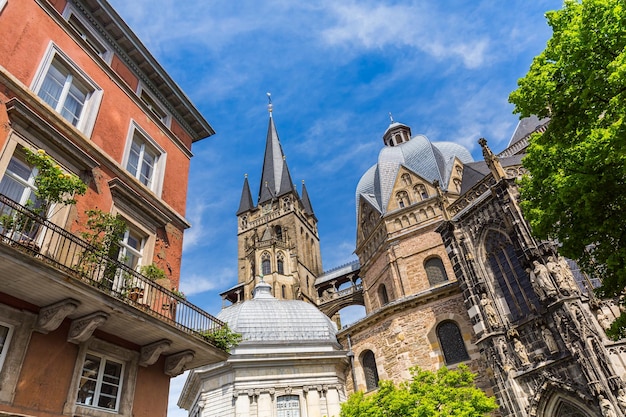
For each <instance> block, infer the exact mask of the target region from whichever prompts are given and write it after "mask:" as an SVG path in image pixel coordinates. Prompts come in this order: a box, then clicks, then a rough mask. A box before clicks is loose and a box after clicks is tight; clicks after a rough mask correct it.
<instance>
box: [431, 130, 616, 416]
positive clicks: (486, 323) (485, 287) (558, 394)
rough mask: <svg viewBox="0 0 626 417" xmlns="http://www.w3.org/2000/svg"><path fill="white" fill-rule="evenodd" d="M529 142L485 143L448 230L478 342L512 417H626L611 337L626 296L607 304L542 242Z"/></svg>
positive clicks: (505, 411)
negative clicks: (502, 146) (530, 187)
mask: <svg viewBox="0 0 626 417" xmlns="http://www.w3.org/2000/svg"><path fill="white" fill-rule="evenodd" d="M525 122H527V121H525ZM544 123H545V121H544ZM536 128H537V129H539V130H540V129H543V128H545V125H542V124H541V123H539V121H537V126H536ZM532 130H536V129H535V128H533V129H532ZM527 138H528V137H527V136H525V137H522V138H520V141H521V142H522V143H519V142H518V141H515V142H514V143H512V146H511V147H509V149H507V150H506V151H505V152H503V153H502V154H501V155H500V156H499V157H498V156H496V155H494V154H493V153H492V151H491V150H490V149H489V147H488V146H487V143H486V141H485V140H484V139H481V141H480V144H481V146H482V148H483V155H484V162H482V161H481V162H480V163H475V164H468V166H467V167H466V170H467V171H468V172H469V171H471V172H472V175H468V176H466V177H465V178H464V181H463V194H462V195H461V197H460V198H459V199H458V200H457V201H456V202H454V203H453V204H451V205H450V206H449V207H448V208H447V213H448V215H449V216H448V220H447V221H446V222H445V223H444V224H442V225H440V226H439V228H438V232H440V233H441V235H442V237H443V239H444V242H445V246H446V250H447V251H448V254H449V255H450V259H451V261H452V264H453V268H454V271H455V273H456V276H457V279H458V281H459V282H460V287H461V290H462V292H463V299H464V303H465V307H466V308H467V314H468V316H469V318H470V319H471V321H472V324H473V329H474V332H475V334H476V336H477V337H478V340H477V342H476V346H477V348H478V349H479V351H480V352H481V357H482V358H483V360H484V361H485V362H486V371H487V375H488V377H489V380H490V384H491V386H492V387H493V389H494V391H495V393H496V395H497V398H498V402H499V404H500V412H501V414H502V415H504V416H524V417H526V416H529V417H531V416H532V417H535V416H541V417H543V416H556V417H561V416H577V417H578V416H580V417H587V416H588V417H591V416H598V415H602V416H621V415H624V413H626V396H625V394H624V387H625V383H626V381H625V380H624V375H626V368H625V367H624V364H625V361H626V355H625V353H626V349H625V348H626V341H625V340H621V341H618V342H614V341H611V340H609V339H608V338H607V337H606V334H605V331H604V330H605V329H606V328H608V326H609V325H610V323H611V322H612V321H613V320H614V319H615V318H616V317H617V316H619V314H620V311H619V309H618V307H617V300H599V299H597V298H596V297H595V295H594V293H593V288H594V287H595V286H597V285H598V284H599V283H598V282H594V280H590V279H589V278H588V277H586V276H584V275H582V274H580V273H579V271H578V270H577V267H576V264H575V263H573V262H572V261H569V260H567V259H565V258H563V257H561V256H560V255H559V253H558V246H557V245H556V244H555V243H554V242H542V241H538V240H536V239H535V238H534V237H533V236H532V234H531V231H530V227H529V225H528V223H527V222H526V221H525V220H524V218H523V215H522V211H521V209H520V206H519V195H518V190H517V183H516V181H517V179H519V178H520V177H521V175H522V174H523V173H524V169H523V166H522V164H521V160H520V156H521V155H520V154H519V152H520V150H523V148H524V147H525V146H524V141H526V140H527ZM514 139H515V137H514ZM516 148H517V150H516Z"/></svg>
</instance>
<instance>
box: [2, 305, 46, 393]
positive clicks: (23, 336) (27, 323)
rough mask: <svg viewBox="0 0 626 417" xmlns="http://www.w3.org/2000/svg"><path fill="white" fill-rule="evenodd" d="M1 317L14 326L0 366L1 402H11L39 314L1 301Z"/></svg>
mask: <svg viewBox="0 0 626 417" xmlns="http://www.w3.org/2000/svg"><path fill="white" fill-rule="evenodd" d="M0 317H1V319H2V325H3V326H11V327H12V328H13V331H12V332H11V336H10V340H9V342H8V343H7V342H5V345H4V349H3V352H2V361H3V363H2V365H1V366H0V403H3V404H7V403H8V404H10V403H12V402H13V398H14V396H15V391H16V387H17V384H18V380H19V375H20V372H19V370H20V369H22V364H23V363H24V359H25V357H26V351H27V350H28V345H29V343H30V336H31V333H32V329H33V326H35V322H36V320H37V315H36V314H33V313H30V312H26V311H24V310H19V309H15V308H13V307H9V306H7V305H4V304H1V303H0Z"/></svg>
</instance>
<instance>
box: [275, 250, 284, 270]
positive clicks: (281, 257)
mask: <svg viewBox="0 0 626 417" xmlns="http://www.w3.org/2000/svg"><path fill="white" fill-rule="evenodd" d="M277 258H278V259H277V260H276V269H277V270H278V273H279V274H284V273H285V257H284V255H283V254H282V253H279V254H278V257H277Z"/></svg>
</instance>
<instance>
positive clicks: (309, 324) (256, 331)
mask: <svg viewBox="0 0 626 417" xmlns="http://www.w3.org/2000/svg"><path fill="white" fill-rule="evenodd" d="M217 318H218V319H219V320H222V321H224V322H226V323H228V326H229V327H230V328H231V329H232V330H233V331H235V332H237V333H239V334H241V335H242V344H243V343H247V342H253V343H258V342H264V343H293V342H312V341H317V342H329V343H333V344H336V343H337V337H336V334H337V326H336V325H335V323H333V322H332V321H331V320H330V319H329V318H328V317H327V316H326V315H325V314H324V313H322V312H321V311H319V310H318V309H317V307H315V306H314V305H313V304H309V303H306V302H304V301H299V300H278V299H276V298H274V296H272V294H271V286H270V285H269V284H267V283H265V282H260V283H259V284H257V286H256V288H255V289H254V298H253V299H252V300H248V301H244V302H241V303H237V304H234V305H231V306H228V307H226V308H224V309H223V310H222V311H221V312H220V313H219V314H218V315H217Z"/></svg>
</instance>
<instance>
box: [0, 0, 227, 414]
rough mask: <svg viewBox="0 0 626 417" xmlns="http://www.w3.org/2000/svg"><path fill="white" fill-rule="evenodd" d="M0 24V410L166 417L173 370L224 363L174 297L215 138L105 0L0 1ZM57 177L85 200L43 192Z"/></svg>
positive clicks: (201, 323)
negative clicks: (195, 174) (195, 187)
mask: <svg viewBox="0 0 626 417" xmlns="http://www.w3.org/2000/svg"><path fill="white" fill-rule="evenodd" d="M0 24H1V25H2V27H3V40H2V42H0V125H1V126H2V129H0V231H1V236H0V258H1V261H0V282H1V285H0V414H2V415H18V414H19V415H26V416H30V415H37V416H61V415H71V416H87V415H88V416H110V415H123V416H131V415H133V416H136V417H139V416H146V417H148V416H165V415H166V412H167V398H168V391H169V381H170V378H171V377H172V376H174V375H177V374H179V373H181V372H182V371H183V370H184V369H186V368H189V367H197V366H200V365H206V364H209V363H214V362H218V361H221V360H223V359H224V358H226V357H227V353H226V352H224V351H223V350H221V349H218V348H216V347H215V346H214V345H213V344H212V343H210V341H209V339H210V337H209V335H210V333H211V332H212V331H214V330H216V329H218V328H220V327H221V326H222V323H221V322H220V321H219V320H217V319H215V318H213V317H211V316H210V315H209V314H207V313H206V312H204V311H202V310H201V309H199V308H197V307H195V306H193V305H192V304H190V303H188V302H187V301H186V300H185V299H184V297H181V294H180V293H178V292H177V291H175V290H176V289H177V288H178V286H179V274H180V263H181V254H182V240H183V232H184V230H185V229H187V228H188V227H189V223H188V222H187V220H186V219H185V204H186V193H187V189H186V185H187V180H188V171H189V162H190V158H191V156H192V154H191V146H192V144H193V143H194V142H196V141H199V140H201V139H203V138H206V137H208V136H210V135H212V134H213V133H214V132H213V129H212V128H211V126H210V125H209V123H208V122H207V121H206V120H205V119H204V117H203V116H202V115H201V114H200V113H199V111H198V110H197V109H196V108H195V107H194V106H193V104H192V103H191V102H190V101H189V99H188V98H187V97H186V96H185V94H184V93H183V92H182V91H181V90H180V88H179V87H177V86H176V84H175V82H174V81H173V80H172V79H171V78H170V77H169V75H168V74H167V73H165V71H164V70H163V68H162V67H161V66H160V65H159V64H158V62H157V61H156V60H155V59H154V57H153V56H152V55H151V54H150V53H149V51H148V50H147V49H146V48H145V46H144V45H143V44H142V43H141V41H140V40H139V39H138V38H137V37H136V35H134V34H133V32H132V31H131V30H130V28H129V27H128V26H127V25H126V24H125V23H124V21H123V20H122V19H121V18H120V16H119V15H118V14H117V13H116V12H115V11H114V10H113V9H112V8H111V6H110V5H109V4H108V3H107V2H106V1H104V0H74V1H70V0H23V1H22V0H20V1H15V0H8V1H7V0H4V1H0ZM51 173H55V174H54V175H55V176H58V177H59V178H61V182H60V183H59V184H67V181H73V180H72V179H76V178H79V179H80V180H82V182H83V183H84V184H86V189H85V190H84V191H85V193H84V195H79V194H81V192H78V193H77V194H76V195H74V196H72V195H71V193H72V190H69V189H65V188H59V190H60V191H59V190H57V196H56V197H58V199H57V198H56V197H55V198H50V199H47V200H46V199H45V198H41V197H40V196H41V195H42V193H43V191H44V189H45V190H48V191H50V189H51V188H54V187H56V185H54V184H57V183H55V181H56V179H55V176H51ZM42 179H43V182H42ZM65 179H66V180H67V181H66V182H63V181H64V180H65ZM50 184H53V185H52V186H51V185H50ZM59 187H60V186H59ZM45 195H46V196H48V195H50V194H45ZM73 197H74V198H73ZM46 198H48V197H46ZM70 200H75V201H71V202H70ZM66 203H67V204H66ZM113 218H115V219H116V220H117V221H120V222H122V226H120V234H119V235H117V236H114V235H112V234H111V235H107V230H109V229H107V226H106V224H105V223H103V222H106V221H107V219H108V220H111V219H113ZM98 227H100V229H98ZM107 236H110V237H111V238H110V240H107V238H108V237H107ZM144 267H145V268H144ZM155 271H158V272H159V273H155Z"/></svg>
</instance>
